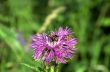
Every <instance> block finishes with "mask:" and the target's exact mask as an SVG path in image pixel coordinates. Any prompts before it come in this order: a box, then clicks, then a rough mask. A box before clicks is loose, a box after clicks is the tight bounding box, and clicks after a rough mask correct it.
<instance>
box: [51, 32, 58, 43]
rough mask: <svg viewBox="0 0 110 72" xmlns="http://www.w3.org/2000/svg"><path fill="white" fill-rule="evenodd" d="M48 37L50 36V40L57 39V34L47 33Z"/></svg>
mask: <svg viewBox="0 0 110 72" xmlns="http://www.w3.org/2000/svg"><path fill="white" fill-rule="evenodd" d="M49 37H50V39H51V41H52V42H54V41H58V36H57V35H56V34H55V33H51V34H50V35H49Z"/></svg>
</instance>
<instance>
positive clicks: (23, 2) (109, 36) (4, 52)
mask: <svg viewBox="0 0 110 72" xmlns="http://www.w3.org/2000/svg"><path fill="white" fill-rule="evenodd" d="M109 12H110V2H109V0H0V72H40V71H41V72H44V71H43V69H42V68H41V67H42V66H43V64H42V63H39V62H36V61H34V60H32V54H33V51H32V50H31V49H30V48H29V43H30V38H31V36H32V35H33V33H38V32H42V31H44V32H49V31H51V30H55V29H57V28H59V27H61V26H63V27H66V26H67V27H70V28H71V29H72V31H73V32H74V35H75V36H76V37H77V39H78V44H77V46H76V47H77V49H78V50H77V53H76V55H75V57H74V59H73V60H71V61H70V62H69V63H67V64H64V65H60V67H59V70H60V72H100V71H101V72H109V71H110V32H109V30H110V13H109ZM19 32H21V33H22V37H23V39H24V40H25V41H26V45H22V44H20V43H19V41H18V39H17V37H18V35H19Z"/></svg>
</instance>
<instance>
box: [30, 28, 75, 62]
mask: <svg viewBox="0 0 110 72" xmlns="http://www.w3.org/2000/svg"><path fill="white" fill-rule="evenodd" d="M76 43H77V40H76V38H74V37H73V36H72V32H71V30H70V29H69V28H67V27H66V28H62V27H60V28H59V29H58V31H55V32H53V31H52V32H50V34H46V33H38V34H36V35H33V36H32V41H31V46H30V47H31V48H33V49H34V51H35V54H34V59H39V60H41V61H44V62H48V63H50V62H59V63H66V62H67V59H71V58H72V57H73V55H74V53H75V50H76V48H75V45H76Z"/></svg>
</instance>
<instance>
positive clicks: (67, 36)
mask: <svg viewBox="0 0 110 72" xmlns="http://www.w3.org/2000/svg"><path fill="white" fill-rule="evenodd" d="M72 38H73V36H72V35H65V37H64V40H65V41H68V40H70V39H72Z"/></svg>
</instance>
